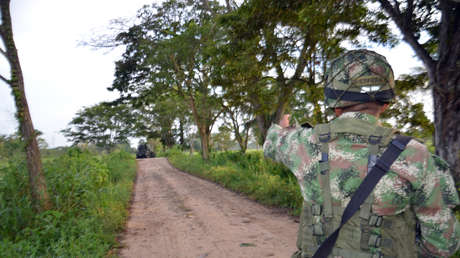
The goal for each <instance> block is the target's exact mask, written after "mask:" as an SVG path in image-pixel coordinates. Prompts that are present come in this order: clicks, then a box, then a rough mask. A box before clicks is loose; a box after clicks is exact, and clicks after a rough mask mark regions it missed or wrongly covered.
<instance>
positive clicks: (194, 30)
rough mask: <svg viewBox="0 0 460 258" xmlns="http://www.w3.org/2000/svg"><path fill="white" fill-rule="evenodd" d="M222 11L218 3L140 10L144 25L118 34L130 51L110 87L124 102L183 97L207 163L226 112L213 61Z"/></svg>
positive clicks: (180, 3)
mask: <svg viewBox="0 0 460 258" xmlns="http://www.w3.org/2000/svg"><path fill="white" fill-rule="evenodd" d="M221 9H222V7H220V6H219V5H218V3H217V2H215V1H200V2H193V1H185V0H181V1H172V0H171V1H166V2H164V3H163V4H162V6H161V7H158V6H156V5H152V7H148V6H145V7H144V8H142V9H141V10H139V12H138V19H139V23H138V24H136V25H134V26H132V27H131V28H130V29H129V30H128V31H126V32H123V33H120V34H118V36H117V40H119V41H120V42H122V44H123V45H125V46H126V51H125V53H124V54H123V58H122V60H120V61H118V62H117V63H116V73H115V76H116V79H115V81H114V83H113V87H111V88H110V90H118V91H119V92H120V94H121V97H122V98H123V97H127V98H129V97H130V96H133V97H137V98H140V97H144V96H149V98H152V96H153V97H156V96H162V95H163V94H165V93H174V94H176V95H177V96H179V97H180V98H181V99H180V101H181V102H184V103H187V104H188V105H189V109H190V110H191V112H192V116H193V120H194V122H195V124H196V126H197V127H198V134H199V135H200V139H201V144H202V148H201V149H202V156H203V158H204V159H207V158H208V153H209V137H210V134H211V129H212V126H213V125H214V123H215V121H216V119H217V117H218V116H219V115H220V113H221V112H222V111H221V110H220V106H221V105H220V97H219V92H218V91H217V89H216V87H214V85H212V84H211V80H210V69H211V67H210V64H209V62H208V60H209V58H210V55H209V48H210V46H213V45H214V43H215V42H214V39H215V34H216V33H218V30H217V28H216V26H215V25H214V23H213V22H212V18H213V17H214V16H215V15H216V14H217V13H218V12H219V11H220V10H221Z"/></svg>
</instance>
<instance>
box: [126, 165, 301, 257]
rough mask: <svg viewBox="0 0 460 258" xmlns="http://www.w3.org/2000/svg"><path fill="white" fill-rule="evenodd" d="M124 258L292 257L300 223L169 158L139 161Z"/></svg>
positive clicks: (284, 213)
mask: <svg viewBox="0 0 460 258" xmlns="http://www.w3.org/2000/svg"><path fill="white" fill-rule="evenodd" d="M137 162H138V175H137V179H136V184H135V187H134V198H133V202H132V206H131V213H130V217H129V219H128V222H127V227H126V232H125V233H124V235H123V236H122V238H121V245H122V248H121V250H120V256H121V257H136V258H138V257H154V258H155V257H158V258H167V257H168V258H189V257H190V258H214V257H216V258H217V257H218V258H225V257H228V258H238V257H241V258H258V257H276V258H277V257H280V258H284V257H290V256H291V255H292V253H293V252H294V251H295V250H296V246H295V243H296V236H297V228H298V225H299V224H298V223H297V222H296V220H295V218H293V217H291V216H289V215H287V214H286V212H283V211H280V210H279V209H272V208H268V207H265V206H262V205H260V204H258V203H255V202H254V201H251V200H249V199H247V198H246V197H244V196H241V195H239V194H237V193H234V192H231V191H228V190H226V189H224V188H222V187H221V186H219V185H217V184H215V183H212V182H209V181H206V180H203V179H200V178H197V177H195V176H192V175H189V174H186V173H184V172H181V171H179V170H177V169H175V168H174V167H172V166H171V165H170V164H169V162H168V161H167V159H165V158H150V159H140V160H137Z"/></svg>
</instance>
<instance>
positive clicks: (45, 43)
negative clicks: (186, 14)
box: [0, 0, 421, 147]
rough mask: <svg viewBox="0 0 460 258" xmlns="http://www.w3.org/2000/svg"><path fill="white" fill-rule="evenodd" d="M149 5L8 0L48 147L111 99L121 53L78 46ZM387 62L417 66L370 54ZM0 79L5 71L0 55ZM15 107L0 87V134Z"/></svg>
mask: <svg viewBox="0 0 460 258" xmlns="http://www.w3.org/2000/svg"><path fill="white" fill-rule="evenodd" d="M151 3H152V0H150V1H149V0H79V1H75V0H74V1H62V0H13V1H12V3H11V15H12V23H13V33H14V40H15V43H16V47H17V49H18V53H19V58H20V62H21V66H22V71H23V74H24V79H25V91H26V97H27V100H28V104H29V109H30V111H31V116H32V121H33V124H34V127H35V129H38V130H40V131H41V132H43V136H42V137H43V138H44V139H45V140H46V142H47V143H48V144H49V146H50V147H57V146H66V145H70V143H69V142H67V141H66V139H65V137H64V136H63V135H62V134H61V133H60V132H59V131H60V130H62V129H64V128H66V127H67V124H68V123H69V122H70V121H71V120H72V118H73V117H74V116H75V114H76V112H78V111H79V110H81V109H82V108H83V107H89V106H92V105H95V104H97V103H100V102H102V101H108V100H113V99H115V98H117V96H118V94H117V93H115V92H109V91H108V90H107V87H109V86H111V84H112V81H113V79H114V76H113V75H114V69H115V64H114V62H115V61H116V60H118V59H120V57H121V53H122V52H121V49H119V50H115V51H112V52H109V53H107V51H103V50H94V49H91V48H89V47H82V46H78V42H79V41H81V40H84V39H88V38H90V36H91V35H92V33H93V32H94V31H101V30H102V29H104V28H106V27H107V26H108V25H109V21H110V20H112V19H116V18H120V17H125V18H130V17H134V16H135V14H136V11H137V10H138V9H140V8H141V7H142V6H143V5H145V4H151ZM373 50H375V51H377V52H378V53H380V54H382V55H384V56H386V57H387V59H388V61H389V63H390V64H391V65H392V67H393V70H394V72H395V75H396V77H398V76H399V75H401V74H404V73H410V72H411V70H412V68H414V67H416V66H421V63H420V62H419V61H418V60H417V59H416V58H414V52H413V51H412V49H411V48H410V47H409V46H408V45H407V44H405V43H400V44H399V45H398V46H397V47H396V48H393V49H385V48H381V47H378V48H375V49H373ZM0 74H2V75H4V76H5V77H8V78H9V67H8V65H7V63H6V61H5V60H4V59H3V57H2V56H0ZM14 113H15V107H14V102H13V97H12V95H11V91H10V88H9V86H8V85H6V84H5V83H3V82H0V134H12V133H14V132H15V130H16V128H17V122H16V119H15V117H14Z"/></svg>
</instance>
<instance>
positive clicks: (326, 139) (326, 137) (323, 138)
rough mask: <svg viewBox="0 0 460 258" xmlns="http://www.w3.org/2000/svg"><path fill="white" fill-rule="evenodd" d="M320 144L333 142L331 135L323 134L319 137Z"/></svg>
mask: <svg viewBox="0 0 460 258" xmlns="http://www.w3.org/2000/svg"><path fill="white" fill-rule="evenodd" d="M318 138H319V141H320V142H329V140H331V133H330V132H329V133H322V134H319V135H318Z"/></svg>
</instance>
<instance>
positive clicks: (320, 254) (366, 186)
mask: <svg viewBox="0 0 460 258" xmlns="http://www.w3.org/2000/svg"><path fill="white" fill-rule="evenodd" d="M411 139H412V138H411V137H409V136H402V135H397V136H396V138H395V139H394V140H393V141H391V143H390V145H389V147H388V148H387V149H386V150H385V152H384V153H383V154H382V156H381V157H380V158H379V159H378V160H377V162H376V164H375V166H374V167H373V168H372V169H371V171H370V172H369V173H368V175H367V176H366V177H365V178H364V180H363V182H362V183H361V184H360V185H359V187H358V189H357V190H356V191H355V193H354V194H353V197H352V198H351V200H350V202H349V203H348V205H347V207H346V208H345V210H344V212H343V214H342V221H341V222H340V226H339V227H338V228H337V229H336V230H335V231H334V232H333V233H332V234H331V235H330V236H328V237H327V238H326V240H324V242H323V243H322V244H321V246H320V247H319V248H318V249H317V250H316V252H315V254H314V255H313V258H324V257H327V256H328V255H329V254H330V253H331V252H332V248H333V247H334V245H335V242H336V241H337V238H338V236H339V232H340V229H341V228H342V226H343V225H345V223H347V221H348V220H349V219H350V218H351V217H352V216H353V214H355V212H356V211H357V210H358V209H359V207H360V205H361V204H362V203H363V202H364V201H365V200H366V198H367V197H368V196H369V194H370V193H371V192H372V190H373V189H374V187H375V186H376V185H377V183H378V182H379V181H380V179H381V178H382V177H383V176H384V175H385V174H386V173H387V171H388V170H389V169H390V167H391V165H392V164H393V162H394V161H395V160H396V159H397V158H398V156H399V155H400V154H401V152H402V151H403V150H404V149H405V148H406V145H407V144H408V143H409V141H410V140H411Z"/></svg>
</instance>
